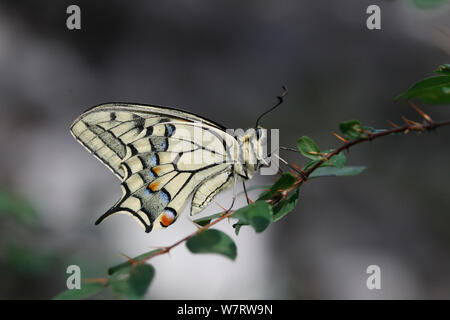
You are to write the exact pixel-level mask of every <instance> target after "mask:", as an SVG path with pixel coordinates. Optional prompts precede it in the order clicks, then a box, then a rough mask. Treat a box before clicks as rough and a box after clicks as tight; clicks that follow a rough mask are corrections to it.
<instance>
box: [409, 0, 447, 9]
mask: <svg viewBox="0 0 450 320" xmlns="http://www.w3.org/2000/svg"><path fill="white" fill-rule="evenodd" d="M412 2H413V3H414V5H415V6H416V7H418V8H420V9H435V8H438V7H440V6H441V5H443V4H445V3H447V2H448V0H412Z"/></svg>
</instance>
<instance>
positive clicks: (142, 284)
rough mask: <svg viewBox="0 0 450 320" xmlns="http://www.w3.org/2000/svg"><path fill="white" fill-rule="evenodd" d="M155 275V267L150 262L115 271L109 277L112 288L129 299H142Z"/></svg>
mask: <svg viewBox="0 0 450 320" xmlns="http://www.w3.org/2000/svg"><path fill="white" fill-rule="evenodd" d="M154 275H155V269H154V268H153V266H152V265H150V264H139V265H137V266H135V267H128V268H125V269H122V270H120V271H118V272H115V273H114V274H113V275H112V276H110V277H109V283H110V286H111V289H112V290H113V291H114V292H115V293H118V294H119V295H120V296H123V297H124V298H127V299H132V300H138V299H141V298H142V297H143V296H144V295H145V293H146V292H147V289H148V287H149V285H150V283H151V281H152V279H153V277H154Z"/></svg>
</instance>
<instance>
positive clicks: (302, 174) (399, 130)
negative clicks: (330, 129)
mask: <svg viewBox="0 0 450 320" xmlns="http://www.w3.org/2000/svg"><path fill="white" fill-rule="evenodd" d="M411 105H412V107H413V108H414V109H415V110H416V111H417V112H418V113H419V114H420V115H421V116H422V117H423V118H424V121H423V122H422V123H419V122H415V121H412V120H408V119H406V118H404V117H403V120H404V122H405V124H404V125H403V126H397V125H396V124H394V123H392V122H390V123H391V125H392V126H393V128H392V129H390V130H383V131H381V132H377V133H373V132H370V131H368V130H367V131H366V130H364V131H362V132H361V133H362V134H364V135H365V136H364V137H361V138H359V139H355V140H351V141H348V140H346V139H344V138H342V137H340V136H339V135H337V134H335V133H333V134H334V135H335V136H336V137H337V138H338V139H340V140H341V141H342V142H343V144H342V145H341V146H340V147H338V148H336V149H334V150H333V151H331V152H329V153H325V154H321V155H323V156H322V158H321V159H320V160H319V161H318V162H317V163H316V164H315V165H314V166H313V167H311V168H309V169H308V170H306V171H303V170H302V169H300V168H299V167H298V166H296V165H289V167H290V168H291V169H293V170H294V171H295V172H296V173H297V178H296V181H295V183H294V185H293V186H292V187H291V188H289V189H288V190H283V192H282V195H283V197H286V195H287V194H288V193H289V192H291V191H292V190H294V189H295V188H297V187H298V186H299V185H300V184H301V183H302V182H305V181H307V180H308V177H309V176H310V175H311V173H313V172H314V171H315V170H316V169H318V168H319V167H320V166H321V165H322V164H323V163H325V162H326V161H330V160H331V158H332V157H333V156H335V155H337V154H339V153H340V152H342V151H344V150H348V149H350V148H351V147H353V146H355V145H357V144H360V143H362V142H365V141H371V140H374V139H378V138H381V137H385V136H389V135H393V134H407V133H408V132H411V131H416V132H423V131H432V130H436V129H437V128H439V127H443V126H448V125H450V120H446V121H441V122H435V121H433V120H432V119H431V118H430V117H429V116H428V115H427V114H425V113H424V112H423V111H422V110H420V109H419V108H417V107H416V106H415V105H413V104H411ZM282 149H284V150H288V151H295V152H298V150H296V149H294V148H285V147H282ZM267 201H268V202H269V203H272V204H273V203H274V202H275V201H276V200H275V199H273V200H267ZM232 214H233V211H231V209H230V210H227V211H224V212H223V214H222V215H221V216H220V217H219V218H217V219H215V220H213V221H211V222H210V223H208V224H207V225H205V226H203V227H200V226H198V225H197V227H198V229H197V230H196V231H195V232H193V233H191V234H189V235H187V236H186V237H184V238H182V239H180V240H178V241H177V242H175V243H173V244H172V245H169V246H167V247H163V248H161V250H159V251H156V252H155V253H154V254H152V255H150V256H148V257H145V258H144V259H141V260H138V261H136V260H133V259H128V262H130V264H131V265H132V266H136V265H139V264H142V263H145V262H146V261H147V260H149V259H152V258H154V257H157V256H160V255H163V254H166V253H169V252H170V250H172V249H173V248H175V247H177V246H178V245H180V244H182V243H183V242H185V241H187V240H189V239H190V238H192V237H194V236H196V235H197V234H198V233H200V232H202V231H204V230H206V229H209V228H210V227H212V226H213V225H215V224H217V223H219V222H221V221H222V220H225V219H226V218H229V217H230V216H231V215H232ZM101 280H102V279H101ZM105 280H106V279H105ZM97 281H100V280H98V279H97Z"/></svg>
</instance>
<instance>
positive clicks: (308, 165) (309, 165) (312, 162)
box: [303, 160, 322, 171]
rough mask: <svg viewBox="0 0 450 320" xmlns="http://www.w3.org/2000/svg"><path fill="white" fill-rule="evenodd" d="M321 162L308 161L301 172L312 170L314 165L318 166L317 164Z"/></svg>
mask: <svg viewBox="0 0 450 320" xmlns="http://www.w3.org/2000/svg"><path fill="white" fill-rule="evenodd" d="M321 161H322V160H311V161H308V162H307V163H306V164H305V166H304V167H303V171H308V170H309V169H311V168H313V167H315V166H316V164H318V163H319V162H321Z"/></svg>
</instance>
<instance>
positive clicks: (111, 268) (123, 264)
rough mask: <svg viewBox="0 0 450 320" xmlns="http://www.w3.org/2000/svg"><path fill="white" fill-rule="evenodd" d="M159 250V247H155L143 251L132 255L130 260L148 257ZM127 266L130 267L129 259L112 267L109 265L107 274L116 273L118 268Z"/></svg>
mask: <svg viewBox="0 0 450 320" xmlns="http://www.w3.org/2000/svg"><path fill="white" fill-rule="evenodd" d="M160 251H161V249H155V250H152V251H149V252H146V253H143V254H141V255H139V256H137V257H134V258H132V260H133V261H140V260H143V259H146V258H148V257H150V256H153V255H154V254H155V253H157V252H160ZM128 267H131V262H130V261H125V262H123V263H121V264H118V265H115V266H114V267H110V268H109V269H108V275H112V274H113V273H116V272H117V271H120V270H122V269H125V268H128Z"/></svg>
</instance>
